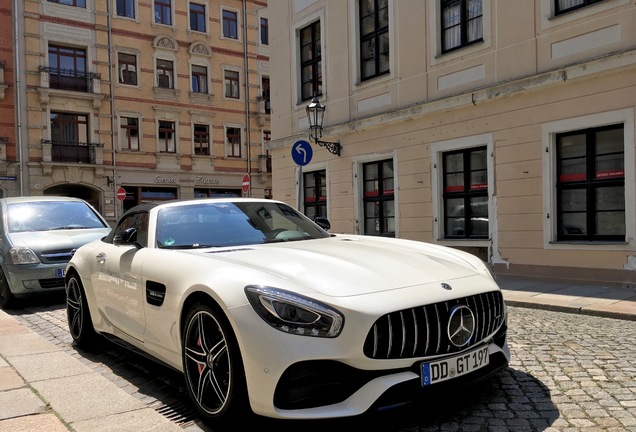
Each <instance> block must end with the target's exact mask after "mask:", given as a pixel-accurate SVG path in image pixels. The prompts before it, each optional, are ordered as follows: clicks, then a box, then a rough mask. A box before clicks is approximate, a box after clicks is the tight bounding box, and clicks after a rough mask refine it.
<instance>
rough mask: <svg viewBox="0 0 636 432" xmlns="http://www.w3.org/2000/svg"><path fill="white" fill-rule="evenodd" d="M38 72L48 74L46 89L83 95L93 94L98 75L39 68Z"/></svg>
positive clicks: (70, 70) (69, 70) (71, 70)
mask: <svg viewBox="0 0 636 432" xmlns="http://www.w3.org/2000/svg"><path fill="white" fill-rule="evenodd" d="M39 71H40V73H41V72H46V73H48V74H49V80H48V84H49V85H48V87H49V88H52V89H58V90H70V91H77V92H84V93H95V92H96V89H95V85H94V82H95V80H99V79H100V75H99V74H97V73H93V72H83V71H76V70H73V69H59V68H52V67H46V66H40V67H39Z"/></svg>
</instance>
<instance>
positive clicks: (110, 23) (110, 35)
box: [106, 1, 119, 222]
mask: <svg viewBox="0 0 636 432" xmlns="http://www.w3.org/2000/svg"><path fill="white" fill-rule="evenodd" d="M111 8H112V6H111V2H110V1H107V2H106V14H107V15H108V80H109V82H110V97H109V99H110V147H111V149H112V152H113V153H112V158H113V182H112V185H113V207H114V212H113V215H114V217H115V222H117V219H118V218H117V210H118V207H119V203H118V202H117V162H116V159H115V157H116V152H115V144H116V143H115V93H114V91H115V84H114V82H113V81H114V80H113V67H114V65H113V58H114V54H113V14H112V11H111Z"/></svg>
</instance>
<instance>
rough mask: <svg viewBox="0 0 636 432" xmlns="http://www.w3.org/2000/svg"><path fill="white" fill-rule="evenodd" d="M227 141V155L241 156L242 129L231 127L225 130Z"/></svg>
mask: <svg viewBox="0 0 636 432" xmlns="http://www.w3.org/2000/svg"><path fill="white" fill-rule="evenodd" d="M225 141H226V142H227V144H228V145H227V148H228V151H227V155H228V156H229V157H237V158H240V157H241V129H239V128H235V127H229V128H227V129H226V130H225Z"/></svg>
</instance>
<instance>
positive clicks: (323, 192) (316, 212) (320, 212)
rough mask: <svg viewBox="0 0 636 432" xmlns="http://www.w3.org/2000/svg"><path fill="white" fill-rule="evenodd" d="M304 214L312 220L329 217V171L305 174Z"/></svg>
mask: <svg viewBox="0 0 636 432" xmlns="http://www.w3.org/2000/svg"><path fill="white" fill-rule="evenodd" d="M303 213H304V214H305V216H307V217H309V218H310V219H312V220H315V219H316V218H317V217H327V170H324V169H322V170H316V171H310V172H306V173H303Z"/></svg>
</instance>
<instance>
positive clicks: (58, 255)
mask: <svg viewBox="0 0 636 432" xmlns="http://www.w3.org/2000/svg"><path fill="white" fill-rule="evenodd" d="M74 253H75V249H57V250H49V251H44V252H42V254H41V257H40V258H41V260H42V262H43V263H46V264H52V263H67V262H69V261H70V260H71V258H73V254H74Z"/></svg>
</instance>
